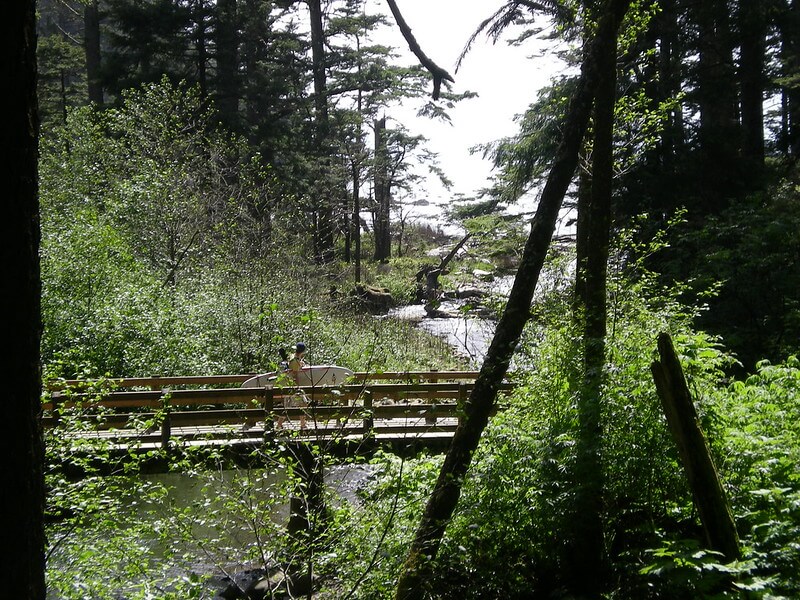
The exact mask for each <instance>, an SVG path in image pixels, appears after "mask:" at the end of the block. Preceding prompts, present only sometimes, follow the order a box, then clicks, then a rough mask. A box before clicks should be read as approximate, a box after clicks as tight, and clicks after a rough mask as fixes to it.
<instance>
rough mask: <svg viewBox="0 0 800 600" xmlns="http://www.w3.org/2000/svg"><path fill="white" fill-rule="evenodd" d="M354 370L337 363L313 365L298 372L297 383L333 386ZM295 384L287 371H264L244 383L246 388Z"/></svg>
mask: <svg viewBox="0 0 800 600" xmlns="http://www.w3.org/2000/svg"><path fill="white" fill-rule="evenodd" d="M352 374H353V372H352V371H351V370H350V369H346V368H345V367H337V366H336V365H313V366H309V367H303V368H302V369H300V373H299V374H298V381H297V385H302V386H312V385H313V386H331V385H340V384H342V383H344V382H345V381H346V380H347V378H348V377H350V376H351V375H352ZM282 384H285V385H294V381H293V380H292V379H291V376H290V375H288V374H287V373H276V372H272V373H264V374H262V375H256V376H255V377H251V378H250V379H248V380H247V381H245V382H244V383H243V384H242V387H244V388H254V387H258V388H263V387H267V388H270V387H274V386H276V385H278V386H280V385H282Z"/></svg>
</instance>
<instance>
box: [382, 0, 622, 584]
mask: <svg viewBox="0 0 800 600" xmlns="http://www.w3.org/2000/svg"><path fill="white" fill-rule="evenodd" d="M629 4H630V0H609V2H608V4H607V6H606V9H605V11H604V13H603V16H602V17H601V19H600V23H599V24H598V29H597V34H596V36H595V38H594V39H593V40H592V42H591V43H590V45H589V47H588V48H587V51H586V55H585V58H584V60H583V65H582V66H581V74H580V77H579V79H578V84H577V86H576V89H575V92H574V93H573V96H572V100H571V102H570V105H569V110H568V113H567V118H566V122H565V124H564V129H563V131H564V134H563V138H562V140H561V144H560V145H559V147H558V150H557V152H556V157H555V160H554V162H553V167H552V169H551V170H550V173H549V175H548V177H547V183H546V184H545V187H544V190H543V191H542V195H541V198H540V200H539V206H538V208H537V210H536V215H535V216H534V218H533V222H532V224H531V231H530V235H529V236H528V240H527V242H526V244H525V249H524V251H523V254H522V259H521V262H520V266H519V268H518V270H517V275H516V277H515V279H514V285H513V286H512V289H511V294H510V295H509V298H508V302H507V304H506V308H505V310H504V311H503V315H502V316H501V318H500V321H499V323H498V324H497V330H496V332H495V335H494V338H493V339H492V343H491V345H490V346H489V350H488V352H487V355H486V359H485V361H484V363H483V366H482V367H481V370H480V373H479V375H478V378H477V380H476V381H475V386H474V388H473V390H472V393H471V394H470V397H469V399H468V401H467V403H466V405H465V410H464V412H465V415H464V418H463V419H462V420H461V423H460V424H459V426H458V429H457V430H456V432H455V434H454V436H453V441H452V442H451V445H450V448H449V450H448V452H447V455H446V456H445V459H444V463H443V464H442V467H441V470H440V472H439V477H438V479H437V481H436V485H435V487H434V489H433V492H432V493H431V496H430V498H429V499H428V503H427V505H426V507H425V512H424V514H423V516H422V519H421V521H420V524H419V526H418V528H417V531H416V534H415V537H414V540H413V541H412V543H411V547H410V549H409V552H408V556H407V557H406V561H405V563H404V565H403V567H402V571H401V573H400V577H399V581H398V583H397V590H396V597H397V598H398V600H412V599H414V600H416V599H421V598H424V596H425V582H426V581H428V580H429V579H430V575H431V564H432V561H433V559H434V558H435V557H436V553H437V552H438V550H439V545H440V544H441V540H442V536H443V535H444V532H445V528H446V527H447V524H448V522H449V521H450V517H451V516H452V514H453V511H454V510H455V507H456V504H458V499H459V496H460V495H461V485H462V482H463V479H464V476H465V475H466V472H467V469H468V468H469V464H470V461H471V459H472V454H473V452H474V451H475V449H476V448H477V446H478V442H479V441H480V438H481V434H482V433H483V430H484V429H485V427H486V425H487V423H488V421H489V415H490V413H491V411H492V409H493V407H494V403H495V399H496V397H497V391H498V388H499V386H500V383H501V382H502V380H503V377H505V375H506V372H507V371H508V365H509V363H510V361H511V357H512V355H513V353H514V349H515V348H516V345H517V343H518V342H519V339H520V336H521V335H522V330H523V327H524V326H525V323H526V322H527V321H528V317H529V314H530V305H531V300H532V299H533V292H534V289H535V288H536V283H537V281H538V279H539V273H540V272H541V269H542V265H543V264H544V260H545V256H546V254H547V249H548V247H549V245H550V239H551V237H552V235H553V231H554V230H555V224H556V219H557V218H558V213H559V211H560V209H561V204H562V201H563V199H564V195H565V194H566V191H567V188H568V187H569V184H570V182H571V181H572V176H573V174H574V172H575V167H576V166H577V163H578V151H579V149H580V146H581V142H582V140H583V136H584V134H585V132H586V126H587V123H588V121H589V116H590V114H591V110H592V104H593V100H594V94H595V89H596V87H597V84H598V81H599V78H600V77H601V72H600V70H599V65H602V64H604V62H605V59H604V56H605V55H607V54H608V53H613V52H614V48H615V40H616V34H617V31H618V29H619V25H620V23H621V21H622V18H623V17H624V15H625V13H626V12H627V10H628V6H629Z"/></svg>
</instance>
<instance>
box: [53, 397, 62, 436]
mask: <svg viewBox="0 0 800 600" xmlns="http://www.w3.org/2000/svg"><path fill="white" fill-rule="evenodd" d="M62 397H63V394H61V392H53V393H52V394H50V404H51V406H52V407H53V408H52V411H53V426H54V427H55V426H58V424H59V422H60V421H61V406H60V405H61V398H62Z"/></svg>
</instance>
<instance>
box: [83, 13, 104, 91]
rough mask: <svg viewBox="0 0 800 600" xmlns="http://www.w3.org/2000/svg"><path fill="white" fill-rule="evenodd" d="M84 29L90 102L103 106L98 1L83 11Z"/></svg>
mask: <svg viewBox="0 0 800 600" xmlns="http://www.w3.org/2000/svg"><path fill="white" fill-rule="evenodd" d="M83 27H84V36H83V43H84V52H85V54H86V84H87V88H88V89H87V91H88V95H89V102H93V103H94V104H97V105H98V106H99V105H102V104H103V85H102V83H101V78H100V64H101V63H100V56H101V54H100V11H99V9H98V0H91V2H89V3H87V4H86V7H85V8H84V9H83Z"/></svg>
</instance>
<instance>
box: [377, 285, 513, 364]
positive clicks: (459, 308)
mask: <svg viewBox="0 0 800 600" xmlns="http://www.w3.org/2000/svg"><path fill="white" fill-rule="evenodd" d="M513 283H514V276H513V275H505V276H502V277H497V278H494V279H492V280H491V281H489V282H486V281H482V282H476V284H475V288H476V289H477V290H478V291H479V292H480V293H481V295H482V296H483V298H482V299H481V303H485V302H486V301H487V300H505V299H506V298H507V297H508V294H509V292H510V291H511V286H512V285H513ZM453 295H455V294H453ZM475 304H476V302H475V300H473V299H470V298H466V299H455V298H450V299H445V300H443V301H442V302H441V303H440V304H439V306H438V307H437V310H436V312H435V313H434V314H433V315H428V313H427V311H426V310H425V307H424V306H423V305H422V304H410V305H406V306H399V307H396V308H393V309H390V310H389V312H388V315H387V316H388V317H389V318H393V319H398V320H402V321H408V322H411V323H414V324H415V325H416V326H417V327H419V328H420V329H423V330H425V331H427V332H429V333H431V334H433V335H435V336H438V337H440V338H441V339H443V340H444V341H445V342H447V344H448V345H449V346H450V347H451V348H452V349H453V351H454V352H455V353H456V354H457V355H459V356H461V357H463V358H465V359H467V360H468V361H469V364H470V366H471V367H473V368H479V367H480V366H481V364H483V359H484V358H485V356H486V352H487V351H488V350H489V344H491V342H492V338H493V337H494V331H495V327H496V325H497V323H496V322H495V320H494V319H493V318H490V317H488V316H486V314H485V311H479V310H475Z"/></svg>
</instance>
